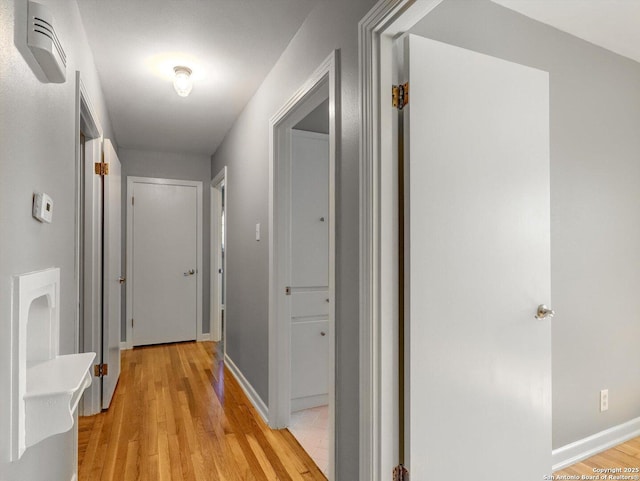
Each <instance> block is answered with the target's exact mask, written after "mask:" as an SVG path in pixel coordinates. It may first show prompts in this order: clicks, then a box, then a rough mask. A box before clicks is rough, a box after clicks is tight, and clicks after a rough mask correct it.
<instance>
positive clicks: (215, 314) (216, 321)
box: [209, 165, 229, 349]
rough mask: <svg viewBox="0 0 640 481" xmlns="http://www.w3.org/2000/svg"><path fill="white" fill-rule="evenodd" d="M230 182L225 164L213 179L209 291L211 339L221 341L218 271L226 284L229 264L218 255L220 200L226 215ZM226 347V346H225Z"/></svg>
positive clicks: (225, 240) (225, 233)
mask: <svg viewBox="0 0 640 481" xmlns="http://www.w3.org/2000/svg"><path fill="white" fill-rule="evenodd" d="M223 181H224V185H225V189H224V198H222V195H223V194H222V193H221V192H220V188H219V186H220V184H221V183H222V182H223ZM228 186H229V182H228V180H227V166H226V165H225V166H224V167H223V168H222V169H220V172H218V174H217V175H216V176H215V177H214V178H213V180H212V181H211V187H210V188H211V276H210V277H211V279H210V280H211V282H210V286H211V290H210V293H209V296H210V299H211V303H210V305H211V309H210V311H211V312H210V316H209V317H210V321H209V323H210V324H209V331H210V333H211V339H213V340H214V341H219V340H220V339H221V338H222V319H221V317H220V315H219V313H220V312H221V311H222V310H223V309H224V307H223V306H224V300H223V299H221V295H220V292H219V289H218V286H217V283H216V279H217V278H218V276H217V273H218V269H220V268H222V276H223V283H224V284H225V285H226V279H227V266H226V263H227V261H226V256H225V258H224V265H222V266H221V265H219V264H220V258H219V256H218V251H219V250H220V246H219V243H218V239H219V236H218V226H219V225H220V206H219V205H218V204H219V202H222V204H223V205H224V206H225V215H226V213H227V212H228V209H227V197H228V196H227V191H228ZM224 235H225V238H224V245H225V246H226V245H227V239H226V236H227V230H226V229H225V231H224ZM225 349H226V347H225Z"/></svg>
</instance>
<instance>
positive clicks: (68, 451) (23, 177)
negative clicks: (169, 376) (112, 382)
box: [0, 0, 113, 481]
mask: <svg viewBox="0 0 640 481" xmlns="http://www.w3.org/2000/svg"><path fill="white" fill-rule="evenodd" d="M41 3H43V4H45V5H46V6H48V7H49V8H50V9H51V11H52V13H53V15H54V16H55V19H56V24H57V30H58V31H59V36H60V38H61V41H62V43H63V45H64V48H65V50H66V53H67V58H68V65H67V81H66V83H64V84H45V83H41V82H40V81H39V80H38V79H37V78H36V76H35V75H34V73H33V72H32V71H31V70H30V68H29V66H28V64H27V62H26V61H25V59H24V58H23V57H22V56H21V54H20V51H19V50H18V47H17V46H16V44H14V36H15V37H16V38H17V39H19V43H18V45H20V48H21V49H22V48H23V47H22V44H23V42H22V39H23V38H26V33H25V32H26V24H27V20H26V18H27V1H26V0H15V1H2V2H0V72H2V74H1V75H0V206H2V208H1V209H0V386H2V387H1V388H0V443H4V442H5V441H6V436H5V433H7V424H6V423H7V422H8V413H9V409H8V394H9V393H8V389H6V386H7V385H8V382H9V381H8V373H9V371H8V370H9V349H10V346H9V340H10V337H11V336H10V331H9V329H10V323H11V302H10V299H11V295H10V293H11V278H12V276H13V275H16V274H22V273H25V272H29V271H34V270H40V269H44V268H47V267H52V266H57V267H60V268H61V295H60V352H61V353H62V354H68V353H71V352H73V350H74V346H75V341H76V333H75V303H76V295H75V281H74V243H75V236H74V223H75V174H76V166H75V155H76V145H75V143H76V124H75V115H76V114H75V113H76V111H77V106H76V93H75V92H76V82H75V72H76V70H80V72H81V74H82V78H83V83H84V85H85V87H86V89H87V91H88V94H89V96H90V97H91V100H92V102H93V104H94V108H95V109H96V111H97V113H98V115H99V117H100V122H101V123H102V127H103V129H104V134H105V136H106V137H109V138H111V139H113V135H112V130H111V124H110V121H109V116H108V114H107V109H106V106H105V103H104V99H103V96H102V91H101V88H100V82H99V80H98V75H97V72H96V70H95V67H94V63H93V57H92V54H91V51H90V50H89V48H88V47H87V40H86V35H85V32H84V29H83V27H82V23H81V20H80V14H79V12H78V7H77V4H76V2H75V1H72V0H41ZM16 25H17V28H16ZM36 191H38V192H41V191H44V192H47V193H48V194H49V195H51V197H52V199H53V202H54V211H53V223H52V224H41V223H39V222H38V221H36V220H35V219H33V218H32V217H31V199H32V195H33V193H34V192H36ZM74 451H75V446H74V442H73V431H69V432H67V433H65V434H61V435H58V436H55V437H52V438H49V439H48V440H46V441H43V442H42V443H39V444H38V445H36V446H34V447H32V448H29V449H28V450H27V451H26V453H25V455H24V456H23V458H22V459H21V460H20V461H18V462H15V463H7V462H6V460H4V459H0V479H2V480H3V481H40V480H43V479H52V480H53V479H55V480H68V479H70V478H71V473H72V472H73V465H74V461H75V452H74Z"/></svg>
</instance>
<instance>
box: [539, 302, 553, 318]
mask: <svg viewBox="0 0 640 481" xmlns="http://www.w3.org/2000/svg"><path fill="white" fill-rule="evenodd" d="M554 314H555V312H554V311H553V309H549V308H548V307H547V306H545V305H544V304H540V305H539V306H538V311H537V312H536V319H551V318H552V317H553V315H554Z"/></svg>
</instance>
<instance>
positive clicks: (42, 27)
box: [33, 17, 67, 67]
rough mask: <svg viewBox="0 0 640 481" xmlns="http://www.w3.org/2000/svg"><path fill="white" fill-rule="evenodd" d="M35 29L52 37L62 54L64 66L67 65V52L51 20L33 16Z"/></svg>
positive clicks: (61, 58) (59, 52)
mask: <svg viewBox="0 0 640 481" xmlns="http://www.w3.org/2000/svg"><path fill="white" fill-rule="evenodd" d="M33 30H34V32H36V33H40V34H42V35H46V36H47V37H49V38H50V39H51V41H52V42H53V45H54V46H55V48H56V50H57V51H58V55H59V56H60V60H62V63H63V64H64V66H65V67H66V66H67V54H66V53H64V49H63V48H62V44H61V43H60V39H59V38H58V35H57V34H56V31H55V30H54V29H53V25H51V24H50V23H49V22H47V21H46V20H44V19H42V18H39V17H33Z"/></svg>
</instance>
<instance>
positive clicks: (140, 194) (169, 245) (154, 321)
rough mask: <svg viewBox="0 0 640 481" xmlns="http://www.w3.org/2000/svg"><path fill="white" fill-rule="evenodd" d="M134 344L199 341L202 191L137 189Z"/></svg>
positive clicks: (147, 185)
mask: <svg viewBox="0 0 640 481" xmlns="http://www.w3.org/2000/svg"><path fill="white" fill-rule="evenodd" d="M133 196H134V199H135V200H134V206H133V254H132V255H133V283H134V284H133V316H132V317H133V319H134V323H133V344H134V345H135V346H140V345H145V344H159V343H165V342H179V341H189V340H195V339H196V330H197V327H196V325H197V318H196V316H197V282H196V276H197V275H199V273H198V272H196V268H197V215H198V207H197V206H198V204H197V188H196V187H195V186H187V185H172V184H157V183H144V182H135V183H134V184H133Z"/></svg>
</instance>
